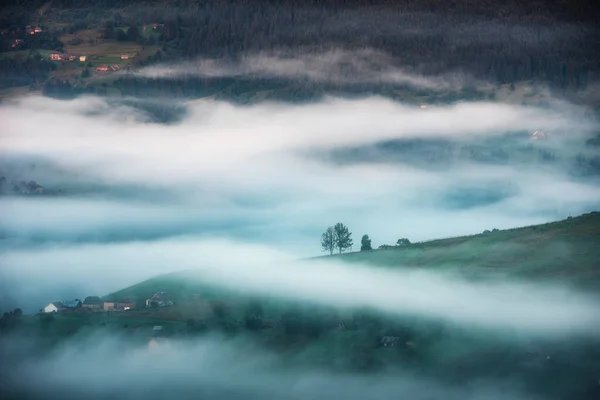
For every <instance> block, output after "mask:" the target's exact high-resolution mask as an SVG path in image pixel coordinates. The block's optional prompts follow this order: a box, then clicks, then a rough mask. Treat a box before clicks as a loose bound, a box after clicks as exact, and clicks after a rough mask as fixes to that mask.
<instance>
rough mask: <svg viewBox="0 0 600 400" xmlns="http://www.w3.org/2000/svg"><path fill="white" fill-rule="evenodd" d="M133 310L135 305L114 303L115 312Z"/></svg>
mask: <svg viewBox="0 0 600 400" xmlns="http://www.w3.org/2000/svg"><path fill="white" fill-rule="evenodd" d="M134 308H135V303H129V302H127V303H126V302H116V303H115V310H117V311H129V310H132V309H134Z"/></svg>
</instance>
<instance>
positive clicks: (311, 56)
mask: <svg viewBox="0 0 600 400" xmlns="http://www.w3.org/2000/svg"><path fill="white" fill-rule="evenodd" d="M139 75H140V76H146V77H151V78H174V77H181V76H201V77H207V78H214V77H254V78H283V79H291V80H309V81H313V82H327V83H336V84H357V83H385V84H399V85H407V86H411V87H416V88H429V89H444V88H451V87H460V85H461V84H463V83H464V82H466V81H467V80H468V77H467V76H464V75H463V74H460V73H458V72H456V73H454V74H447V75H445V76H437V77H425V76H423V75H420V74H418V73H417V72H411V71H410V70H408V69H407V67H406V66H403V67H400V66H399V65H398V62H397V60H394V59H393V58H392V57H390V56H389V55H388V54H386V53H384V52H381V51H378V50H375V49H369V48H365V49H362V50H354V51H348V50H341V49H335V50H330V51H322V50H319V51H312V52H302V51H301V50H300V51H298V50H296V51H294V52H290V51H284V50H280V51H273V52H259V53H251V54H246V55H244V56H242V58H241V60H236V61H235V62H232V61H231V60H223V59H198V60H196V61H194V62H187V63H177V64H168V63H167V64H163V65H160V64H159V65H156V66H150V67H146V68H143V69H142V70H141V71H140V72H139ZM471 81H472V79H471Z"/></svg>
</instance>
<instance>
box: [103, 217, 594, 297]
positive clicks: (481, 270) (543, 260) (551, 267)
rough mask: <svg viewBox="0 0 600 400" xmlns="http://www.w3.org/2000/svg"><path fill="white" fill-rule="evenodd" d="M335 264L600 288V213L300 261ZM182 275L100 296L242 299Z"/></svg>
mask: <svg viewBox="0 0 600 400" xmlns="http://www.w3.org/2000/svg"><path fill="white" fill-rule="evenodd" d="M311 260H321V261H324V260H340V261H344V262H348V263H365V264H369V265H371V266H374V267H379V268H411V269H427V270H434V271H449V272H456V273H458V274H461V275H462V276H464V277H466V278H468V279H495V278H497V277H502V278H520V279H532V280H536V281H548V282H552V281H555V282H560V283H561V284H565V285H571V286H573V287H577V288H579V289H584V290H592V291H595V290H597V289H599V288H600V213H597V212H596V213H590V214H585V215H582V216H579V217H575V218H569V219H566V220H563V221H558V222H552V223H548V224H543V225H535V226H528V227H522V228H515V229H508V230H500V231H496V232H490V233H487V234H479V235H473V236H463V237H455V238H448V239H439V240H432V241H428V242H422V243H415V244H411V245H408V246H402V247H393V248H390V249H382V250H373V251H367V252H354V253H347V254H341V255H334V256H324V257H316V258H312V259H308V260H305V262H311ZM188 274H189V273H188V272H181V273H173V274H168V275H162V276H157V277H153V278H151V279H148V280H146V281H144V282H141V283H139V284H137V285H134V286H131V287H128V288H125V289H123V290H120V291H118V292H115V293H112V294H110V295H108V296H106V298H107V299H114V300H129V301H136V302H138V304H139V305H140V306H142V305H143V302H144V300H145V299H147V298H148V297H150V296H151V295H152V294H153V293H156V292H161V291H164V292H168V293H171V294H172V295H174V296H175V298H176V300H184V299H188V298H190V297H191V296H192V295H193V294H195V293H201V294H202V298H203V299H206V300H212V299H223V298H227V299H230V300H232V301H235V299H238V298H242V297H243V295H244V294H243V293H242V292H237V293H233V292H231V291H223V290H217V289H215V288H208V287H206V286H204V285H203V284H202V283H201V282H198V280H194V279H189V276H188Z"/></svg>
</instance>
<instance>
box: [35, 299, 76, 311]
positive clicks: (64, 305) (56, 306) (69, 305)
mask: <svg viewBox="0 0 600 400" xmlns="http://www.w3.org/2000/svg"><path fill="white" fill-rule="evenodd" d="M79 308H81V300H79V299H75V300H70V301H62V302H61V301H54V302H52V303H50V304H48V305H47V306H46V307H44V309H43V311H44V312H45V313H54V312H63V311H68V310H77V309H79Z"/></svg>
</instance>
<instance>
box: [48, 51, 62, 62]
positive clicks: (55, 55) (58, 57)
mask: <svg viewBox="0 0 600 400" xmlns="http://www.w3.org/2000/svg"><path fill="white" fill-rule="evenodd" d="M50 59H51V60H52V61H60V60H62V55H61V54H59V53H52V54H50Z"/></svg>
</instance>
